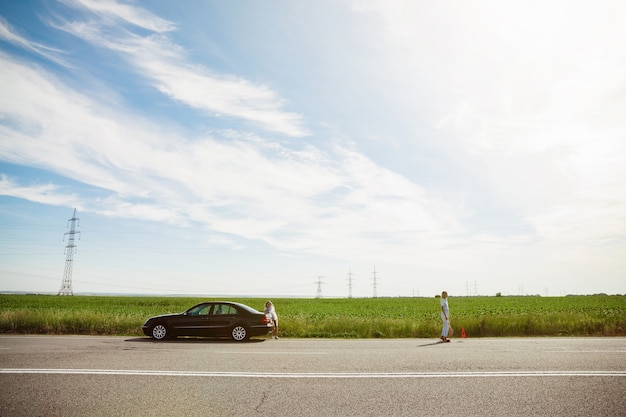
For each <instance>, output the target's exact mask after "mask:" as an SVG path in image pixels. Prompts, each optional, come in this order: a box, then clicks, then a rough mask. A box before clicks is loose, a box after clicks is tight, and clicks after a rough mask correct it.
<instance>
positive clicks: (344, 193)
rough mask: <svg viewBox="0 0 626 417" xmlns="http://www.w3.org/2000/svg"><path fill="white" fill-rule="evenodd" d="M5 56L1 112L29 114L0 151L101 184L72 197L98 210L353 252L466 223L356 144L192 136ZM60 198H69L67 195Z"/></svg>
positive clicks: (6, 129)
mask: <svg viewBox="0 0 626 417" xmlns="http://www.w3.org/2000/svg"><path fill="white" fill-rule="evenodd" d="M0 65H2V67H3V68H4V69H5V77H4V78H3V81H4V82H6V83H9V84H10V85H11V91H13V93H14V94H13V95H12V96H11V97H3V98H2V99H0V113H2V114H4V115H6V116H7V117H8V118H7V119H5V120H9V119H11V120H16V121H17V120H19V121H20V123H15V124H10V123H9V124H8V123H5V124H3V125H1V129H2V130H1V132H0V133H1V134H2V136H3V138H5V139H4V140H3V141H0V155H1V157H2V159H3V160H5V161H11V162H14V163H18V164H28V165H31V166H33V165H34V166H38V167H40V168H43V169H47V170H50V171H52V172H55V173H57V174H59V175H64V176H68V177H70V178H73V179H75V180H78V181H80V182H82V183H85V184H89V185H91V186H94V187H97V189H100V190H102V191H101V194H100V196H99V197H98V198H96V199H94V198H90V199H81V198H77V201H76V202H75V203H74V204H73V205H75V206H79V207H84V209H88V210H89V211H93V212H98V213H102V214H106V215H112V216H113V215H114V216H120V217H128V216H134V217H136V218H144V219H146V220H158V221H164V222H170V223H177V224H185V223H194V224H202V225H205V227H206V228H208V229H210V230H214V231H217V232H221V233H225V234H230V235H234V236H239V237H243V238H246V239H251V240H262V241H265V242H267V243H269V244H270V245H272V246H274V247H276V248H278V249H280V250H285V251H290V250H296V251H304V252H308V253H316V254H321V255H328V256H340V255H342V254H343V255H345V256H352V257H356V258H360V257H367V256H370V255H371V253H372V252H374V251H375V250H374V249H372V248H370V249H368V250H366V251H364V250H363V248H364V247H367V246H368V245H374V247H376V248H378V250H384V251H385V252H389V253H393V252H394V251H393V249H392V248H399V247H404V248H406V247H407V245H408V247H414V246H415V245H421V244H423V242H424V239H425V238H426V237H428V238H443V237H445V235H449V234H450V233H453V232H454V231H460V230H461V229H462V227H461V226H460V224H459V222H458V220H457V216H458V213H456V212H455V211H454V210H453V209H452V208H450V207H448V206H447V205H446V204H445V203H443V202H442V201H439V200H437V199H435V198H433V197H432V196H429V195H428V194H427V193H425V191H424V190H423V189H421V188H420V187H419V186H417V185H416V184H413V183H411V182H410V181H408V180H406V179H405V178H403V177H402V176H400V175H398V174H396V173H393V172H392V171H389V170H387V169H385V168H381V167H380V166H377V165H376V164H374V163H373V162H372V161H371V160H369V159H368V158H367V157H365V156H364V155H362V154H359V153H357V152H355V151H353V150H350V149H346V148H341V147H339V148H337V149H335V150H334V151H332V152H330V153H329V152H328V151H321V150H320V149H317V148H314V147H308V148H307V147H305V148H304V149H302V150H291V149H289V148H285V147H283V146H281V145H280V144H278V143H274V142H271V141H268V140H266V139H262V138H260V137H254V136H252V137H250V136H249V135H237V134H235V133H234V132H233V133H231V136H230V137H229V140H228V141H225V140H223V139H224V138H213V137H210V136H204V137H196V138H192V139H184V138H183V137H182V135H180V134H178V133H177V132H176V131H172V130H168V129H163V127H162V126H159V125H158V124H155V123H154V122H151V121H149V120H146V119H142V118H141V117H140V116H138V115H134V114H131V113H128V112H125V111H124V110H115V109H111V108H107V107H103V105H102V104H98V103H96V102H95V101H94V100H92V99H90V98H87V97H85V96H82V95H81V94H79V93H77V92H74V91H72V89H71V88H70V87H69V86H67V85H63V84H62V83H60V82H59V81H58V80H55V79H54V78H53V77H51V76H50V75H49V74H47V73H45V72H43V71H41V70H34V69H32V68H29V67H27V66H25V65H23V64H20V63H16V62H12V61H11V60H10V59H8V57H6V56H3V55H0ZM3 88H6V86H5V87H3ZM75 120H81V123H80V124H76V123H75ZM86 138H88V139H86ZM24 189H28V190H30V191H31V193H30V194H28V195H25V194H23V193H22V190H24ZM37 191H40V192H41V194H42V196H39V197H38V196H37V195H36V194H37ZM55 191H57V189H56V188H49V187H46V188H38V187H31V186H28V185H17V184H13V183H11V182H5V184H4V188H3V193H4V194H5V195H18V194H19V195H23V196H24V198H27V199H30V200H33V201H42V200H41V199H42V198H44V197H45V198H46V199H47V201H49V202H50V203H53V202H54V201H55V200H54V199H53V198H51V195H52V194H54V193H55ZM56 201H58V202H59V203H60V202H62V203H63V204H67V205H72V204H68V201H67V198H66V197H65V196H63V195H60V196H59V199H58V200H56ZM389 233H391V234H392V235H395V236H396V237H394V238H393V239H391V240H390V238H389V237H387V235H388V234H389ZM339 236H341V243H338V242H339V240H338V239H337V238H338V237H339ZM420 242H422V243H420ZM431 243H432V242H431Z"/></svg>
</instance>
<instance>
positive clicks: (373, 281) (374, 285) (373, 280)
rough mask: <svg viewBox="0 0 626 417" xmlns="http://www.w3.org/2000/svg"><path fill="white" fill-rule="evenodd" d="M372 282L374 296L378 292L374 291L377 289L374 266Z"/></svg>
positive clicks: (376, 295)
mask: <svg viewBox="0 0 626 417" xmlns="http://www.w3.org/2000/svg"><path fill="white" fill-rule="evenodd" d="M372 283H373V287H374V298H376V297H378V293H377V291H376V289H377V285H378V284H377V282H376V267H375V266H374V275H373V276H372Z"/></svg>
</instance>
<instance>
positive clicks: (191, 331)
mask: <svg viewBox="0 0 626 417" xmlns="http://www.w3.org/2000/svg"><path fill="white" fill-rule="evenodd" d="M212 306H213V305H212V304H210V303H207V304H200V305H197V306H195V307H193V308H191V309H189V310H187V312H186V314H185V315H184V316H183V317H182V318H181V320H180V322H179V323H178V326H177V329H176V333H177V334H179V335H181V336H202V335H204V334H205V333H206V330H207V328H208V327H209V316H210V313H211V307H212Z"/></svg>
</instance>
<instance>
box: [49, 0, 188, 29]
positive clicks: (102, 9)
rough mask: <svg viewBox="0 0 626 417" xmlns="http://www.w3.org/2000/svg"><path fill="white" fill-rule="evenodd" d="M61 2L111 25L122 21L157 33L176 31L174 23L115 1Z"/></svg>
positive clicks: (81, 0) (68, 0)
mask: <svg viewBox="0 0 626 417" xmlns="http://www.w3.org/2000/svg"><path fill="white" fill-rule="evenodd" d="M61 2H62V3H65V4H66V5H68V6H71V7H75V8H82V9H85V10H87V11H89V12H91V13H93V14H96V15H98V16H100V17H101V18H102V19H103V20H105V21H106V20H110V23H111V24H116V22H118V21H124V22H127V23H130V24H132V25H134V26H137V27H139V28H142V29H146V30H149V31H152V32H157V33H162V32H169V31H172V30H175V29H176V25H174V23H172V22H170V21H168V20H166V19H163V18H161V17H159V16H155V15H154V14H152V13H150V12H149V11H147V10H145V9H142V8H139V7H135V6H133V5H130V4H121V3H118V2H117V1H115V0H61Z"/></svg>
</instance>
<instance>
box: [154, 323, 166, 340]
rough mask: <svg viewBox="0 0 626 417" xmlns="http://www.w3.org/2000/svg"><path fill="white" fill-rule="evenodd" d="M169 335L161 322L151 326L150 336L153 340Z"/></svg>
mask: <svg viewBox="0 0 626 417" xmlns="http://www.w3.org/2000/svg"><path fill="white" fill-rule="evenodd" d="M168 336H169V334H168V330H167V327H166V326H165V325H164V324H162V323H158V324H155V325H154V327H153V328H152V338H153V339H155V340H163V339H165V338H167V337H168Z"/></svg>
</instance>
